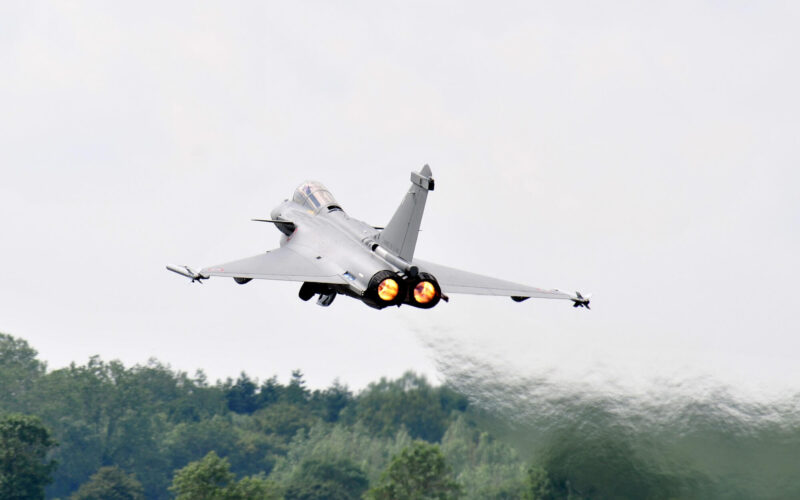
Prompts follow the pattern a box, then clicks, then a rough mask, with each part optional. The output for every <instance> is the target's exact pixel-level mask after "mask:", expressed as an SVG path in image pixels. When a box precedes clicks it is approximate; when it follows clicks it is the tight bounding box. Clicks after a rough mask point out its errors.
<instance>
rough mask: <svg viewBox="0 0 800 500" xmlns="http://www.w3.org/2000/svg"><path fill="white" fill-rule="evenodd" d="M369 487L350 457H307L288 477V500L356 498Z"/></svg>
mask: <svg viewBox="0 0 800 500" xmlns="http://www.w3.org/2000/svg"><path fill="white" fill-rule="evenodd" d="M367 486H369V481H368V480H367V476H366V474H364V471H363V470H361V469H360V468H359V467H358V466H357V465H355V464H354V463H353V462H351V461H350V460H346V459H345V460H343V459H339V460H322V459H317V458H309V459H306V460H304V461H303V462H302V463H301V464H300V467H298V468H297V470H296V471H295V473H294V474H293V475H292V477H291V479H290V480H289V485H288V486H287V488H286V500H357V499H359V498H361V495H363V493H364V491H366V489H367Z"/></svg>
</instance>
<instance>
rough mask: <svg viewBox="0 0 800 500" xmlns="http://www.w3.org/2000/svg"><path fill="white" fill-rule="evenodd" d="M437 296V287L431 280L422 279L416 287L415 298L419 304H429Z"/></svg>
mask: <svg viewBox="0 0 800 500" xmlns="http://www.w3.org/2000/svg"><path fill="white" fill-rule="evenodd" d="M434 298H436V287H435V286H433V283H431V282H430V281H420V282H419V283H417V286H415V287H414V300H416V301H417V303H418V304H427V303H428V302H430V301H432V300H433V299H434Z"/></svg>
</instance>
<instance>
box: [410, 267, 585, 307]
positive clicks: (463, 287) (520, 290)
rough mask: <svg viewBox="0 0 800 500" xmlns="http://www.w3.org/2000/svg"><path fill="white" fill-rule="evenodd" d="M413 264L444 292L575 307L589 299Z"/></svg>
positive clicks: (445, 268) (462, 272) (557, 291)
mask: <svg viewBox="0 0 800 500" xmlns="http://www.w3.org/2000/svg"><path fill="white" fill-rule="evenodd" d="M414 264H415V265H416V266H418V267H419V269H420V270H421V271H425V272H429V273H431V274H432V275H434V276H435V277H436V280H437V281H438V282H439V286H441V287H442V291H443V292H444V293H466V294H471V295H501V296H506V297H514V298H515V299H521V298H528V297H535V298H539V299H568V300H572V301H573V302H575V303H576V304H577V303H578V302H581V303H583V302H585V303H586V304H588V302H589V301H588V297H583V296H580V295H577V294H574V295H573V294H571V293H568V292H563V291H561V290H545V289H542V288H536V287H532V286H526V285H520V284H519V283H513V282H511V281H505V280H500V279H497V278H491V277H489V276H482V275H480V274H475V273H470V272H467V271H461V270H459V269H453V268H452V267H447V266H442V265H439V264H434V263H432V262H426V261H423V260H418V259H414Z"/></svg>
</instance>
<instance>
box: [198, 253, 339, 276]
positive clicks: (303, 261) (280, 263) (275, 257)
mask: <svg viewBox="0 0 800 500" xmlns="http://www.w3.org/2000/svg"><path fill="white" fill-rule="evenodd" d="M200 274H201V275H203V276H227V277H230V278H254V279H265V280H285V281H309V282H314V283H331V284H337V285H345V284H347V281H345V279H344V278H343V277H341V276H339V275H338V274H337V273H336V272H335V271H334V270H331V269H326V267H324V266H322V265H319V264H317V263H316V262H313V261H311V260H309V259H308V258H306V257H303V256H302V255H300V254H298V253H297V252H295V251H293V250H291V249H289V248H286V247H281V248H276V249H275V250H271V251H269V252H266V253H262V254H258V255H254V256H253V257H247V258H246V259H241V260H235V261H233V262H228V263H226V264H220V265H218V266H211V267H207V268H205V269H201V270H200Z"/></svg>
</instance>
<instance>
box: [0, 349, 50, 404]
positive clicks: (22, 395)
mask: <svg viewBox="0 0 800 500" xmlns="http://www.w3.org/2000/svg"><path fill="white" fill-rule="evenodd" d="M36 354H37V353H36V350H35V349H33V348H32V347H30V346H29V345H28V343H27V342H26V341H24V340H22V339H17V338H14V337H12V336H11V335H6V334H4V333H0V409H3V410H6V411H26V410H27V408H26V407H25V404H26V403H27V402H28V397H29V393H30V391H31V388H32V387H33V385H34V384H35V383H36V381H37V380H38V379H39V377H41V376H42V375H44V373H45V368H46V365H45V364H44V363H42V362H41V361H39V360H38V359H36Z"/></svg>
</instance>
